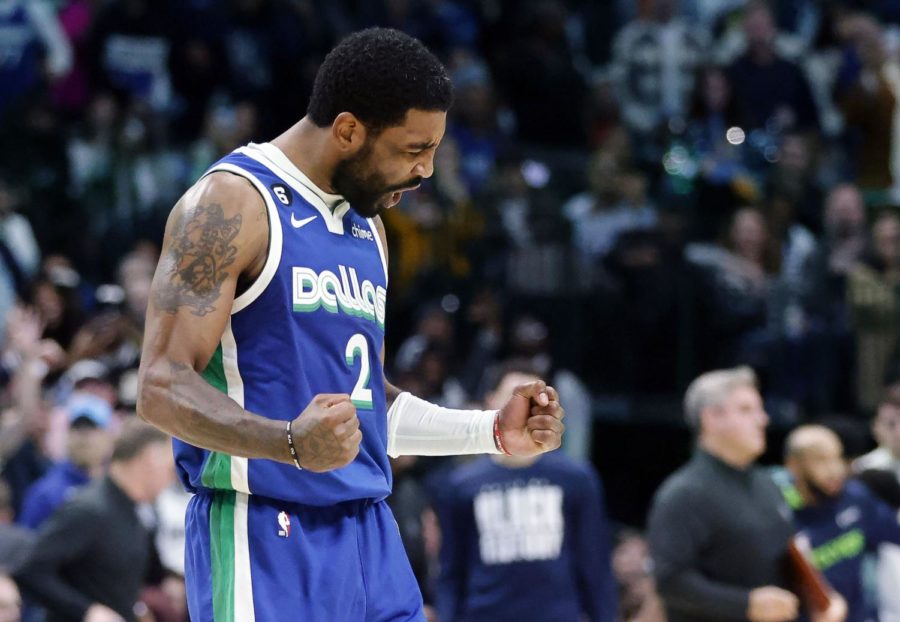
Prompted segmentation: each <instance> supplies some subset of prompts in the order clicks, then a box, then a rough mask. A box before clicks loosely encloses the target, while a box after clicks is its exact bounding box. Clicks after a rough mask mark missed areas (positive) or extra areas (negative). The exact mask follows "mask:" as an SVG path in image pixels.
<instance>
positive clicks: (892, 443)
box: [872, 404, 900, 458]
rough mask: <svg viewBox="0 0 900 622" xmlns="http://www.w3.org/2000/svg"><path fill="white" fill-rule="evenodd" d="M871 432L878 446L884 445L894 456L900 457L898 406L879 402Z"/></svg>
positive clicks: (899, 412) (899, 413)
mask: <svg viewBox="0 0 900 622" xmlns="http://www.w3.org/2000/svg"><path fill="white" fill-rule="evenodd" d="M872 432H873V434H874V436H875V440H876V441H878V445H879V446H880V447H886V448H887V449H888V450H890V452H891V453H892V454H893V455H894V457H896V458H900V406H894V405H893V404H881V405H880V406H879V407H878V414H877V415H876V416H875V424H874V425H873V426H872Z"/></svg>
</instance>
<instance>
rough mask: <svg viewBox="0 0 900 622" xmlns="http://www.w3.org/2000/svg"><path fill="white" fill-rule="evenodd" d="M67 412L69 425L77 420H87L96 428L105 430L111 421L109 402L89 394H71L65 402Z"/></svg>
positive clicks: (111, 412)
mask: <svg viewBox="0 0 900 622" xmlns="http://www.w3.org/2000/svg"><path fill="white" fill-rule="evenodd" d="M66 410H68V411H69V424H70V425H71V424H72V423H75V421H77V420H78V419H82V418H84V419H88V420H90V421H91V422H92V423H93V424H94V425H96V426H97V427H98V428H106V427H107V426H109V422H110V421H111V420H112V414H113V411H112V407H110V405H109V402H107V401H106V400H104V399H102V398H100V397H97V396H96V395H91V394H90V393H77V392H76V393H73V394H72V395H71V396H70V397H69V399H68V400H66Z"/></svg>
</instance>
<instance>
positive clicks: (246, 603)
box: [232, 458, 256, 622]
mask: <svg viewBox="0 0 900 622" xmlns="http://www.w3.org/2000/svg"><path fill="white" fill-rule="evenodd" d="M233 459H234V458H232V460H233ZM234 497H235V498H234V622H254V620H256V611H255V609H254V607H253V578H252V575H251V573H250V538H249V536H248V534H247V530H248V524H247V523H248V521H247V518H248V513H249V512H248V508H249V504H250V499H249V497H248V496H247V495H246V494H243V493H241V492H238V493H237V494H235V496H234Z"/></svg>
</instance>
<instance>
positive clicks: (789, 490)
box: [781, 425, 900, 622]
mask: <svg viewBox="0 0 900 622" xmlns="http://www.w3.org/2000/svg"><path fill="white" fill-rule="evenodd" d="M785 466H786V467H787V470H788V472H789V474H790V476H791V478H790V479H791V482H790V483H788V482H787V481H782V482H781V483H782V491H783V492H784V495H785V498H786V499H787V501H788V503H789V504H790V505H791V506H792V507H793V509H794V519H795V522H796V525H797V529H798V530H799V531H800V536H801V537H802V538H805V539H806V540H807V541H808V542H809V546H810V549H811V551H812V562H813V564H814V565H815V566H816V567H817V568H818V569H819V570H820V571H822V574H824V575H825V578H826V579H827V580H828V582H829V583H830V584H831V585H832V587H834V589H835V590H836V591H837V592H838V593H839V594H840V595H841V596H843V597H844V599H845V600H846V601H847V622H863V620H867V619H877V616H876V615H875V614H876V612H875V610H874V607H871V605H869V604H867V603H866V602H865V597H864V591H863V586H862V561H863V558H864V556H865V555H866V554H867V553H873V552H877V551H878V547H879V545H880V544H882V543H883V542H893V543H900V523H898V520H897V515H896V514H895V513H894V512H893V511H892V510H891V509H890V508H889V507H888V506H887V504H885V503H884V502H882V501H881V500H879V499H878V498H877V497H875V495H874V494H872V493H871V492H870V491H869V490H868V488H866V487H865V486H864V485H863V484H861V483H860V482H857V481H854V480H850V481H848V480H847V463H846V461H845V460H844V447H843V445H842V444H841V441H840V439H839V438H838V437H837V435H836V434H835V433H834V432H832V431H831V430H829V429H828V428H826V427H824V426H818V425H807V426H801V427H799V428H797V429H796V430H794V431H793V432H792V433H791V434H790V435H789V436H788V438H787V441H786V443H785Z"/></svg>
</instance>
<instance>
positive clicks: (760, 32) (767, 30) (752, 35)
mask: <svg viewBox="0 0 900 622" xmlns="http://www.w3.org/2000/svg"><path fill="white" fill-rule="evenodd" d="M775 33H776V30H775V22H774V20H773V19H772V14H771V13H769V11H768V10H767V9H764V8H760V7H757V8H754V9H753V10H751V11H750V13H748V14H747V16H746V17H745V18H744V36H745V37H746V38H747V45H748V46H749V47H750V48H751V49H757V50H760V49H769V48H770V46H771V44H772V41H773V40H774V39H775Z"/></svg>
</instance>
